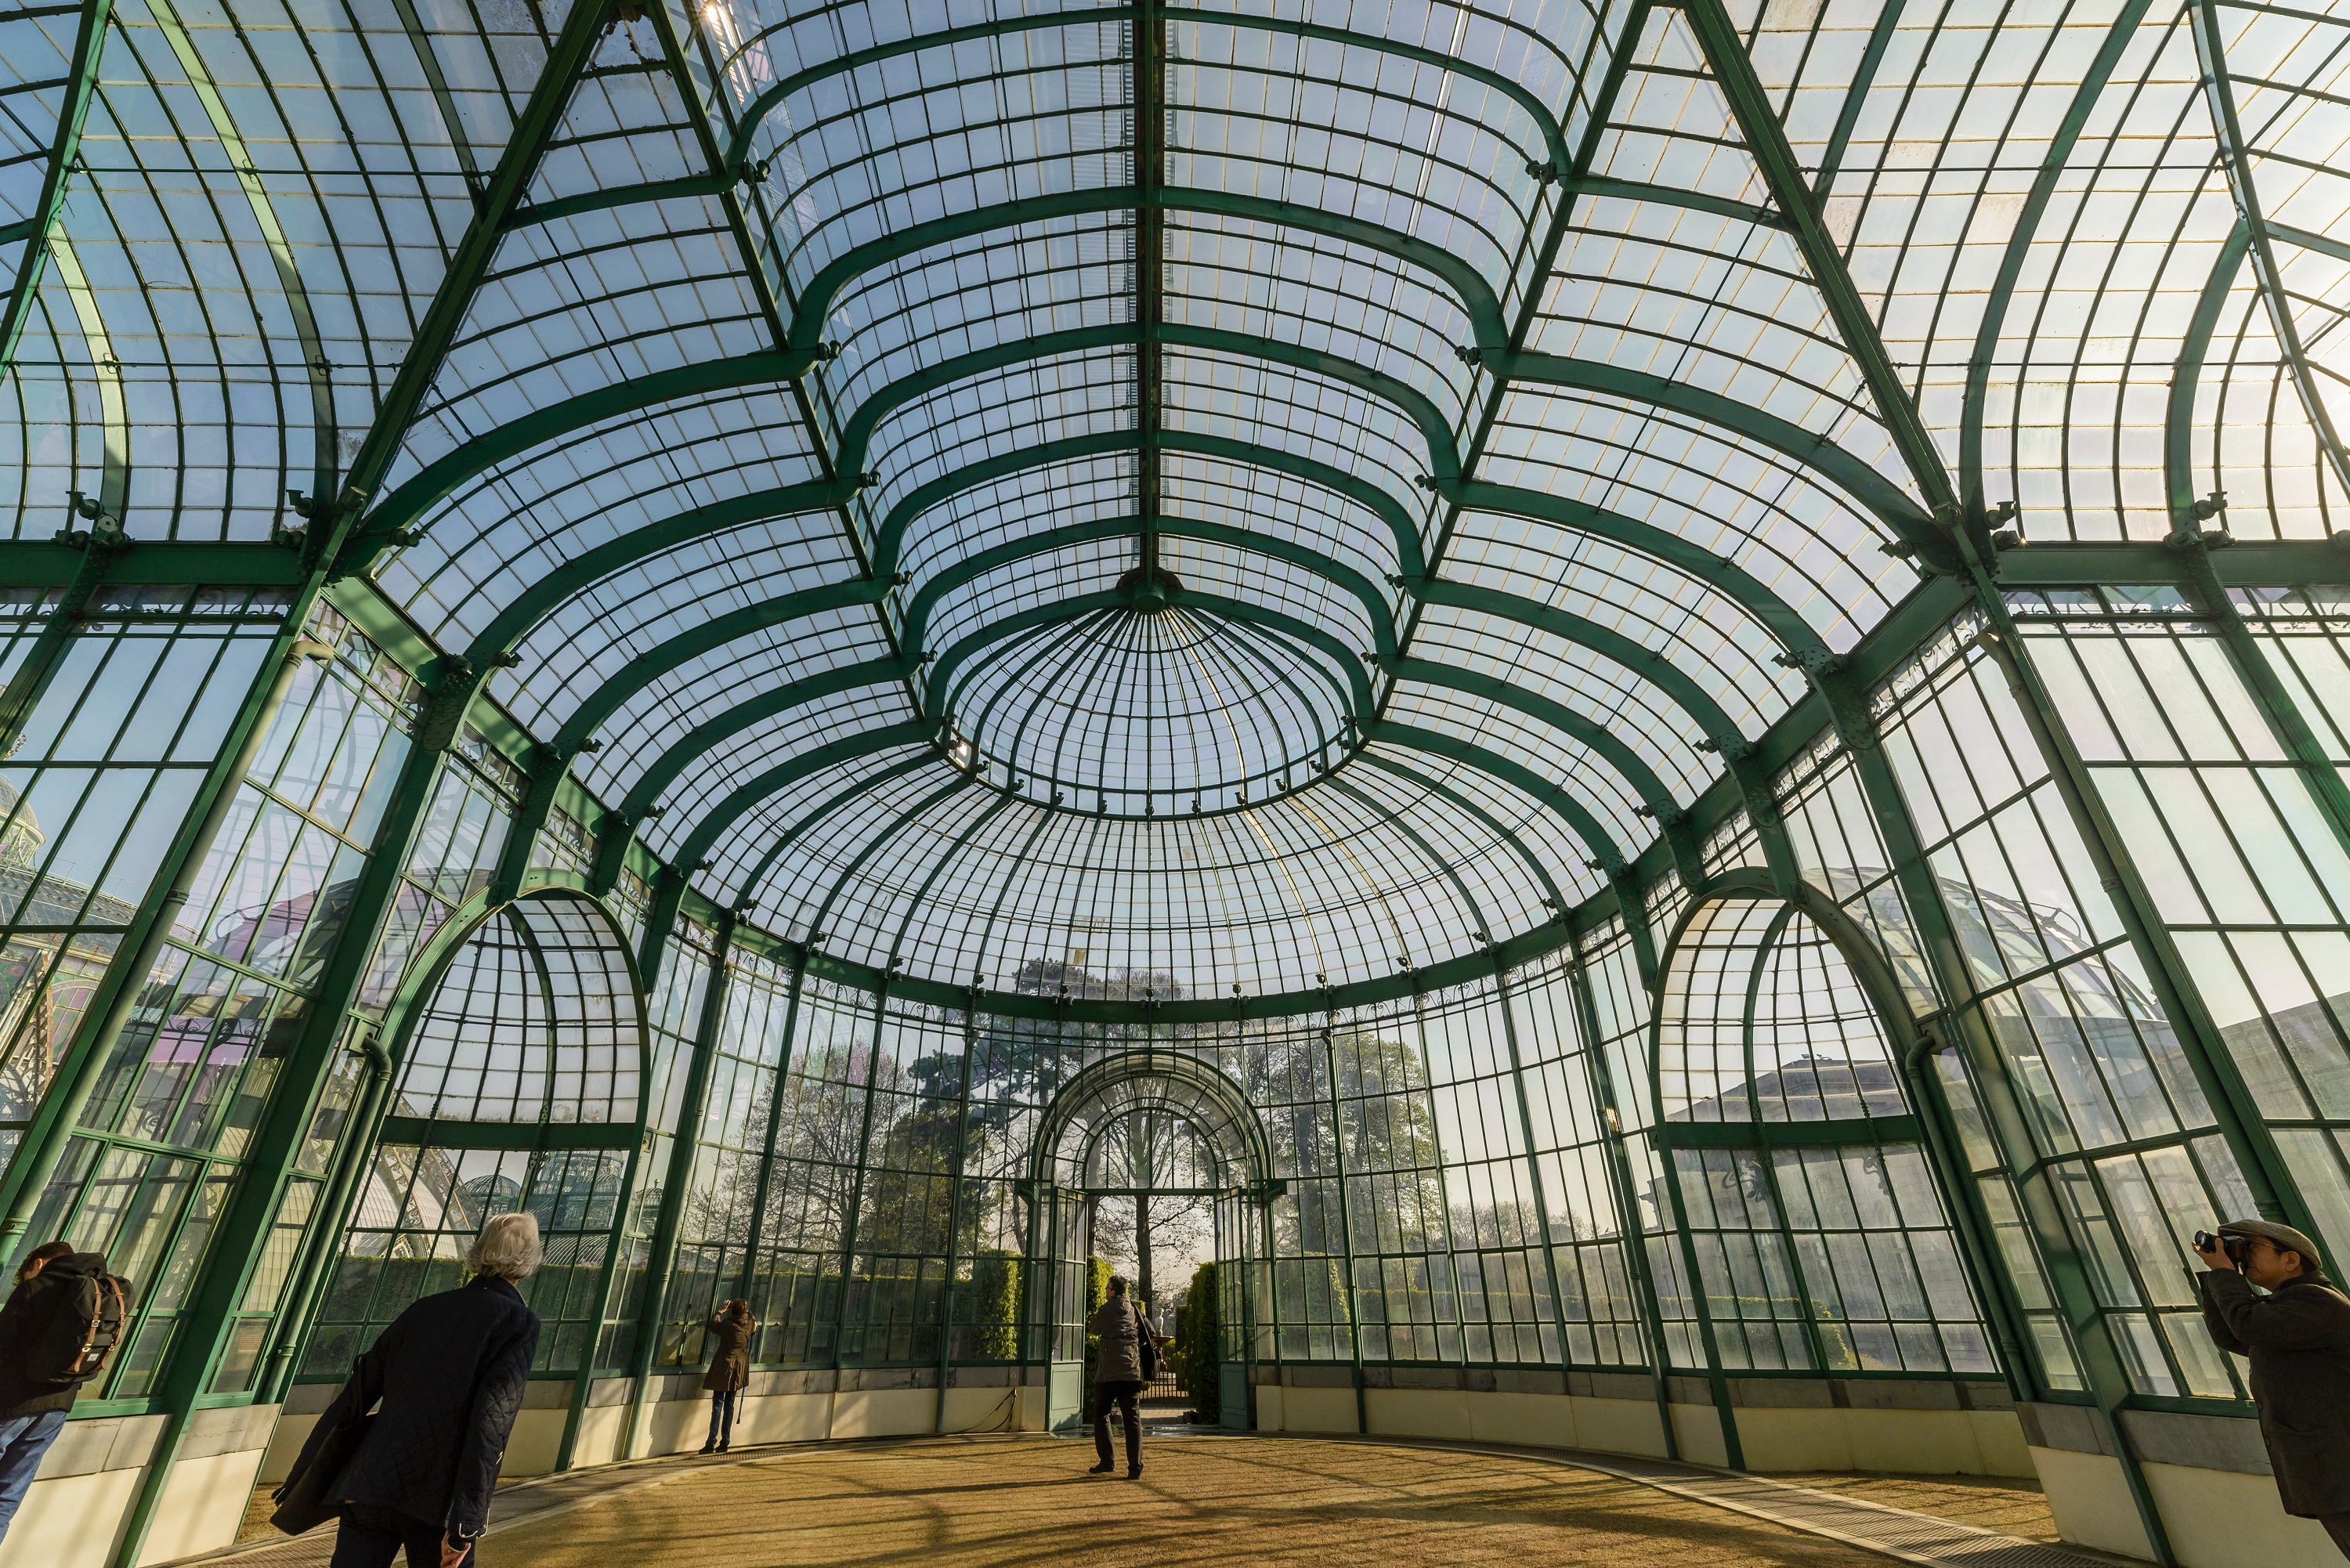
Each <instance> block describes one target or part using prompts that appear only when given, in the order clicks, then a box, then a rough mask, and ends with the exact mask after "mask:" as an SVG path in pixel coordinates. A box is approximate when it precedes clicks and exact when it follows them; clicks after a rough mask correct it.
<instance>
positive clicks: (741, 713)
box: [620, 658, 920, 822]
mask: <svg viewBox="0 0 2350 1568" xmlns="http://www.w3.org/2000/svg"><path fill="white" fill-rule="evenodd" d="M918 669H920V659H907V658H899V659H867V660H865V661H864V662H863V663H861V664H850V665H845V666H843V667H842V668H840V669H838V670H826V671H825V672H824V673H823V674H821V675H810V676H808V677H806V678H805V679H803V680H795V681H792V682H791V683H790V684H789V685H785V686H778V687H776V688H775V690H774V691H763V692H761V693H760V694H759V695H758V696H756V697H754V698H752V699H751V700H750V701H748V702H743V703H738V704H737V705H735V706H734V707H732V708H729V709H727V710H726V711H724V712H723V713H721V714H719V715H718V716H717V717H715V718H712V719H706V720H704V721H703V722H701V723H699V724H697V725H695V726H694V727H693V728H692V729H691V730H689V731H687V732H685V733H684V734H683V735H681V736H680V737H679V738H678V739H677V740H675V741H673V742H671V743H670V746H669V748H668V749H667V750H665V751H663V752H662V753H661V754H660V756H659V757H658V758H656V759H655V760H654V762H653V764H652V765H651V766H650V767H649V768H647V769H646V770H645V771H644V772H643V773H642V774H639V776H638V778H637V782H636V783H635V784H633V785H631V786H630V787H629V794H628V797H627V798H626V799H625V800H623V801H622V802H621V803H620V815H622V816H623V817H626V818H628V819H629V821H631V822H635V821H639V820H641V819H642V818H643V816H644V815H645V813H646V812H648V811H650V810H651V809H652V807H653V805H654V803H655V802H657V801H659V800H660V797H661V796H662V795H663V794H667V793H668V791H669V786H670V785H671V784H675V783H676V782H677V781H678V778H679V775H681V774H683V773H684V772H685V770H686V769H687V768H689V767H691V766H692V765H693V762H694V759H696V758H697V757H700V756H702V754H703V753H707V752H708V751H709V750H710V749H711V748H712V747H713V746H716V745H717V744H719V743H720V742H723V741H725V740H727V739H728V738H729V737H731V736H734V735H739V734H741V733H742V732H743V731H745V730H747V729H749V728H750V727H751V726H752V725H754V724H755V723H757V722H759V721H760V720H762V719H769V718H773V717H774V716H775V715H776V714H778V713H783V712H787V711H790V710H792V709H794V708H796V707H798V706H799V705H800V704H801V703H803V702H814V701H817V700H819V699H820V698H825V697H831V696H835V695H837V694H838V693H840V692H843V691H856V690H857V689H858V688H859V687H861V686H879V685H882V684H885V683H886V682H889V681H892V680H906V679H908V678H909V677H910V676H911V675H912V674H913V673H914V671H915V670H918Z"/></svg>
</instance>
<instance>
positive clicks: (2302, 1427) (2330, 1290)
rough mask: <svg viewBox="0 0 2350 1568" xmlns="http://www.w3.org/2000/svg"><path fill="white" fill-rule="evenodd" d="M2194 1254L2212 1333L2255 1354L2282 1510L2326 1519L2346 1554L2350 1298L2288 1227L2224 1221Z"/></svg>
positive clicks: (2199, 1241)
mask: <svg viewBox="0 0 2350 1568" xmlns="http://www.w3.org/2000/svg"><path fill="white" fill-rule="evenodd" d="M2195 1252H2196V1255H2197V1256H2198V1257H2199V1258H2201V1259H2202V1260H2203V1265H2204V1270H2203V1272H2201V1273H2199V1274H2198V1275H2196V1276H2195V1282H2196V1285H2197V1288H2198V1289H2199V1292H2200V1293H2201V1295H2202V1300H2203V1321H2204V1323H2205V1324H2209V1325H2210V1330H2211V1337H2212V1339H2213V1340H2215V1341H2217V1342H2218V1344H2219V1346H2220V1349H2222V1350H2225V1351H2229V1352H2231V1353H2233V1354H2235V1355H2244V1356H2250V1357H2251V1363H2252V1373H2251V1385H2252V1399H2253V1401H2254V1402H2255V1403H2256V1404H2258V1405H2259V1406H2260V1411H2261V1437H2262V1439H2263V1440H2264V1441H2265V1442H2266V1443H2267V1444H2268V1449H2269V1462H2270V1464H2271V1465H2272V1467H2273V1468H2274V1469H2275V1470H2276V1483H2277V1494H2278V1496H2280V1497H2281V1498H2282V1499H2283V1500H2284V1511H2286V1512H2287V1513H2291V1514H2298V1515H2299V1516H2300V1517H2302V1518H2303V1519H2314V1520H2315V1521H2318V1522H2319V1523H2320V1524H2323V1525H2324V1526H2325V1528H2326V1531H2327V1532H2328V1533H2330V1534H2331V1535H2332V1536H2333V1537H2334V1544H2335V1545H2337V1546H2339V1547H2341V1548H2342V1550H2343V1552H2344V1554H2345V1555H2350V1297H2345V1295H2344V1294H2343V1293H2341V1291H2340V1290H2338V1289H2336V1288H2335V1286H2334V1282H2333V1281H2331V1280H2329V1279H2327V1278H2326V1277H2325V1276H2324V1274H2323V1273H2321V1272H2318V1271H2319V1260H2318V1255H2317V1243H2315V1242H2314V1241H2311V1240H2310V1239H2309V1238H2308V1237H2307V1236H2304V1235H2303V1234H2302V1233H2301V1232H2300V1231H2296V1230H2294V1229H2293V1227H2292V1226H2290V1225H2277V1224H2272V1223H2271V1222H2270V1221H2268V1220H2230V1222H2228V1223H2227V1224H2225V1225H2222V1226H2220V1230H2219V1233H2218V1234H2217V1235H2212V1234H2210V1233H2207V1232H2199V1233H2198V1234H2197V1235H2196V1238H2195ZM2254 1285H2258V1286H2260V1287H2261V1290H2262V1291H2266V1292H2267V1294H2266V1295H2262V1294H2261V1293H2260V1292H2259V1291H2255V1290H2254V1289H2253V1288H2252V1287H2253V1286H2254Z"/></svg>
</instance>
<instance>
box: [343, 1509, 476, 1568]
mask: <svg viewBox="0 0 2350 1568" xmlns="http://www.w3.org/2000/svg"><path fill="white" fill-rule="evenodd" d="M441 1534H442V1531H441V1526H439V1525H437V1524H428V1523H426V1522H425V1521H423V1520H421V1519H414V1518H411V1517H410V1516H409V1515H407V1514H404V1513H395V1512H394V1511H391V1510H390V1509H388V1508H369V1506H368V1505H367V1504H365V1503H362V1502H347V1503H345V1504H343V1522H342V1523H341V1524H340V1525H339V1526H338V1527H337V1529H336V1531H335V1559H334V1562H333V1563H331V1564H330V1565H329V1568H391V1559H392V1556H393V1554H394V1553H395V1552H398V1551H399V1550H400V1548H401V1547H403V1546H405V1547H407V1548H408V1568H441ZM464 1568H473V1548H472V1547H470V1546H469V1547H467V1548H466V1549H465V1558H464Z"/></svg>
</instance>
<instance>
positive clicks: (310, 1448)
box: [271, 1214, 541, 1568]
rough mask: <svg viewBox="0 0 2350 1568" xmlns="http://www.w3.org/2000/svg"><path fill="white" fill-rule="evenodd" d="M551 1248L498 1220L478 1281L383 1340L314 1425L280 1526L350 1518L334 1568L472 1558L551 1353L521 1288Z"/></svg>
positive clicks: (456, 1567)
mask: <svg viewBox="0 0 2350 1568" xmlns="http://www.w3.org/2000/svg"><path fill="white" fill-rule="evenodd" d="M540 1251H541V1249H540V1243H539V1238H538V1220H536V1218H535V1217H534V1216H532V1215H529V1214H493V1215H491V1216H490V1217H489V1219H488V1220H485V1221H484V1223H483V1225H482V1230H481V1234H480V1235H478V1236H476V1237H475V1238H474V1239H473V1247H472V1248H471V1250H469V1251H467V1252H466V1254H465V1265H466V1267H467V1268H468V1269H469V1270H471V1271H472V1272H473V1278H472V1280H470V1281H469V1282H466V1283H465V1284H463V1285H460V1286H459V1287H458V1288H457V1289H455V1290H453V1291H442V1292H441V1293H439V1294H437V1295H430V1296H425V1297H422V1298H421V1299H420V1300H418V1301H415V1302H411V1303H409V1306H408V1309H407V1310H406V1311H404V1312H402V1313H401V1314H400V1315H399V1316H398V1317H396V1318H394V1319H392V1320H391V1323H390V1325H389V1326H387V1327H386V1328H385V1329H384V1331H383V1332H382V1333H381V1334H378V1335H376V1340H375V1343H374V1344H373V1345H369V1347H368V1349H367V1350H366V1351H365V1352H364V1353H363V1354H362V1355H360V1356H359V1365H358V1366H356V1367H355V1368H353V1370H352V1372H351V1378H350V1381H349V1382H348V1383H346V1384H345V1385H343V1391H342V1392H341V1393H340V1394H338V1395H337V1396H336V1397H335V1402H334V1403H333V1404H331V1405H329V1406H328V1407H327V1409H326V1412H325V1413H324V1414H323V1415H321V1416H320V1417H318V1424H317V1426H315V1427H313V1428H310V1436H309V1438H308V1440H307V1441H306V1442H304V1443H303V1445H302V1452H301V1453H300V1455H299V1456H297V1457H296V1459H295V1460H294V1469H293V1470H292V1472H291V1473H290V1474H289V1475H287V1476H286V1483H285V1485H283V1486H281V1487H279V1488H278V1489H277V1492H276V1501H277V1503H278V1509H277V1512H276V1514H275V1515H274V1516H272V1521H271V1522H273V1523H275V1524H276V1526H277V1528H278V1529H280V1530H283V1531H285V1532H286V1533H287V1534H289V1535H299V1534H300V1533H302V1532H304V1531H306V1530H309V1529H311V1528H313V1527H314V1526H316V1525H319V1524H323V1523H325V1522H326V1521H328V1520H329V1519H335V1518H338V1517H339V1518H340V1520H341V1521H342V1522H341V1525H340V1527H339V1528H338V1531H337V1532H336V1536H335V1557H334V1563H333V1568H390V1563H391V1560H392V1558H393V1557H395V1556H397V1555H398V1554H399V1553H400V1552H401V1550H402V1549H405V1550H406V1552H407V1553H408V1564H409V1568H460V1565H461V1564H463V1563H468V1562H470V1561H471V1560H472V1558H473V1543H474V1542H476V1541H477V1540H479V1539H480V1537H481V1534H482V1532H483V1531H484V1530H485V1529H486V1528H488V1525H489V1512H490V1494H491V1492H492V1491H493V1490H494V1489H495V1487H496V1485H497V1480H498V1469H499V1466H500V1465H502V1464H503V1463H504V1460H505V1457H506V1438H508V1437H509V1436H510V1435H512V1433H513V1431H514V1424H515V1416H516V1415H517V1414H519V1413H520V1411H521V1410H522V1401H523V1395H524V1393H525V1391H526V1390H527V1389H528V1387H529V1385H530V1367H531V1361H532V1359H533V1357H535V1356H536V1355H537V1354H538V1314H536V1313H535V1312H533V1311H531V1310H530V1307H529V1306H528V1305H527V1304H526V1303H525V1302H524V1301H523V1299H522V1293H521V1292H520V1291H518V1290H516V1289H515V1284H516V1282H519V1281H521V1280H523V1279H525V1278H527V1277H528V1276H529V1274H530V1273H531V1272H532V1271H533V1270H535V1269H536V1268H537V1267H538V1264H539V1258H540ZM379 1404H380V1408H378V1406H379ZM370 1412H372V1413H370Z"/></svg>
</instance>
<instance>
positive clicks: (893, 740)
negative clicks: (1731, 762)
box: [677, 721, 1622, 899]
mask: <svg viewBox="0 0 2350 1568" xmlns="http://www.w3.org/2000/svg"><path fill="white" fill-rule="evenodd" d="M1367 733H1369V735H1370V738H1371V739H1373V740H1376V741H1378V742H1383V743H1385V744H1388V745H1395V746H1401V747H1404V748H1406V749H1408V750H1411V751H1421V752H1426V753H1429V754H1430V755H1431V756H1441V757H1444V758H1447V759H1449V760H1451V761H1452V762H1457V763H1461V765H1463V766H1465V767H1473V768H1476V769H1477V770H1478V771H1480V772H1482V773H1486V774H1492V776H1493V777H1495V778H1497V779H1500V780H1501V781H1502V782H1503V783H1504V784H1509V785H1510V786H1511V787H1513V788H1514V789H1516V790H1518V791H1519V792H1520V793H1521V794H1526V795H1528V796H1530V797H1531V798H1533V799H1534V800H1535V801H1536V802H1538V803H1540V804H1541V805H1544V806H1545V807H1547V808H1548V809H1549V810H1550V811H1552V812H1553V813H1554V814H1555V815H1557V816H1558V817H1559V819H1560V820H1561V821H1563V822H1565V824H1566V825H1567V827H1568V829H1569V830H1570V831H1571V832H1573V833H1574V834H1575V836H1576V837H1577V838H1579V839H1581V840H1582V841H1583V843H1584V845H1585V846H1586V847H1587V848H1588V849H1589V850H1590V851H1591V854H1592V857H1593V858H1594V859H1595V860H1596V861H1598V862H1599V863H1600V864H1601V865H1603V866H1615V865H1620V864H1622V857H1621V855H1620V853H1619V852H1618V851H1617V847H1616V844H1615V841H1614V839H1613V838H1612V837H1611V836H1609V835H1608V833H1607V829H1606V828H1604V827H1603V826H1600V824H1599V822H1598V820H1597V819H1596V817H1594V816H1593V815H1591V813H1590V812H1589V811H1588V810H1587V809H1586V808H1585V807H1584V806H1583V805H1581V804H1580V803H1579V802H1577V801H1576V800H1575V798H1574V797H1573V796H1572V795H1569V794H1566V792H1565V790H1564V789H1562V788H1560V787H1559V786H1558V785H1556V784H1552V783H1550V782H1549V781H1548V780H1545V779H1544V778H1543V777H1542V775H1541V774H1536V773H1535V772H1534V771H1533V770H1532V769H1530V768H1527V767H1525V766H1523V765H1522V764H1520V763H1513V762H1510V761H1508V760H1507V759H1505V758H1502V757H1497V756H1494V755H1493V754H1492V753H1489V752H1487V751H1485V750H1484V749H1483V748H1482V747H1481V746H1478V745H1476V744H1474V743H1473V742H1468V741H1462V740H1459V739H1456V738H1455V737H1452V736H1450V735H1441V734H1437V733H1435V732H1430V731H1425V730H1419V729H1415V728H1413V727H1411V726H1409V725H1405V724H1395V723H1389V722H1379V721H1375V722H1374V723H1373V725H1372V726H1371V729H1370V730H1369V731H1368V732H1367ZM933 735H934V732H933V731H931V729H930V728H928V727H926V726H924V725H920V724H898V725H892V726H889V727H887V728H885V729H880V730H874V731H869V732H866V733H864V734H861V735H851V736H847V737H845V738H843V739H841V740H838V741H835V742H830V743H828V744H827V745H824V746H819V747H817V748H816V749H815V750H813V751H810V752H806V753H802V754H801V755H800V756H798V757H795V758H794V759H793V760H792V761H790V762H788V763H782V764H780V765H778V766H776V767H774V768H770V769H768V770H767V771H766V772H765V773H763V774H759V775H758V776H756V777H755V778H753V779H750V780H748V781H747V782H745V783H743V784H740V785H738V786H737V787H736V788H734V789H733V790H732V791H730V792H729V793H728V794H726V795H725V797H724V798H723V799H722V800H720V801H719V802H718V803H717V804H716V805H712V807H711V808H710V810H709V811H708V812H706V813H705V814H704V815H703V816H702V820H701V821H700V822H698V823H696V824H695V825H694V827H693V831H692V832H691V833H690V834H688V835H687V836H686V837H685V839H684V841H683V842H682V843H681V845H680V846H679V848H678V852H677V863H678V864H679V865H681V866H694V865H698V864H699V863H700V862H701V861H702V860H703V859H704V858H706V857H708V855H709V853H710V850H711V847H712V846H713V845H715V844H716V843H717V842H718V840H719V839H720V838H721V837H722V836H724V835H725V834H726V833H727V832H729V831H730V830H732V829H733V826H734V825H735V823H737V822H738V821H740V820H741V819H742V818H743V816H745V815H748V814H749V813H750V812H752V811H753V810H754V809H756V808H757V806H758V805H759V803H760V802H762V801H764V800H765V799H766V798H767V797H769V796H770V795H773V794H775V793H777V792H778V791H780V790H784V789H787V788H789V787H790V786H791V785H792V784H796V783H798V782H799V781H800V780H801V779H803V778H806V777H807V776H809V775H810V774H816V773H819V772H821V771H823V770H824V769H826V768H828V767H834V766H837V765H838V764H839V763H844V762H853V761H855V760H856V759H858V757H862V756H870V755H872V754H874V753H879V752H885V751H892V750H895V749H897V748H899V747H901V746H910V745H920V746H924V747H926V748H928V747H930V746H931V742H932V740H933ZM933 761H939V765H941V766H944V765H945V763H943V761H942V760H940V759H938V758H937V754H936V753H935V752H934V751H930V752H926V753H925V754H924V755H921V756H918V757H914V758H911V759H909V760H908V761H907V762H905V763H901V764H899V765H898V766H897V767H895V768H893V769H891V770H889V772H888V773H886V774H880V775H877V776H876V777H875V778H866V779H858V780H856V781H854V782H852V783H850V784H847V785H845V786H843V787H842V788H841V789H840V790H838V791H836V792H835V793H834V794H832V795H831V796H830V797H828V798H827V800H826V801H825V802H823V803H822V804H820V805H817V806H816V807H815V808H814V809H812V810H810V811H809V812H807V813H806V814H805V815H803V816H802V817H801V819H800V820H799V821H798V822H797V823H795V824H794V825H793V826H792V827H791V828H790V829H789V830H788V831H787V832H786V833H785V835H784V836H780V837H779V838H778V839H777V841H776V842H775V844H773V845H770V846H768V847H767V848H766V849H765V850H764V852H763V853H762V854H761V856H760V859H759V862H758V864H757V866H755V867H754V868H753V870H752V871H751V873H750V874H749V876H747V877H745V878H744V879H743V883H742V885H741V886H740V887H738V888H735V889H734V891H733V897H734V898H737V899H740V898H748V897H749V896H750V895H751V893H752V891H753V890H754V888H757V887H758V885H759V883H760V882H761V880H763V879H764V877H765V876H766V874H767V870H768V868H769V867H772V866H773V865H774V863H775V859H776V858H777V857H779V856H780V855H781V854H782V852H783V850H784V848H785V847H786V846H788V845H789V844H790V843H791V842H792V841H793V840H794V839H795V838H797V837H798V836H800V835H802V834H804V833H806V831H807V830H808V829H810V828H811V827H813V826H815V825H816V823H818V822H820V821H822V820H823V819H824V818H825V817H827V816H828V815H831V814H832V813H833V812H835V811H837V810H838V809H839V808H840V807H841V806H842V805H845V804H847V802H849V801H851V800H854V799H856V798H858V796H860V795H862V794H865V793H866V792H867V791H868V789H869V788H870V786H871V785H872V784H875V783H878V782H879V779H880V778H884V777H895V776H899V775H900V774H904V773H908V772H910V771H912V770H913V769H915V768H918V767H921V766H926V765H929V764H930V763H932V762H933ZM963 782H968V781H967V780H964V779H958V781H957V783H958V784H961V783H963Z"/></svg>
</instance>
